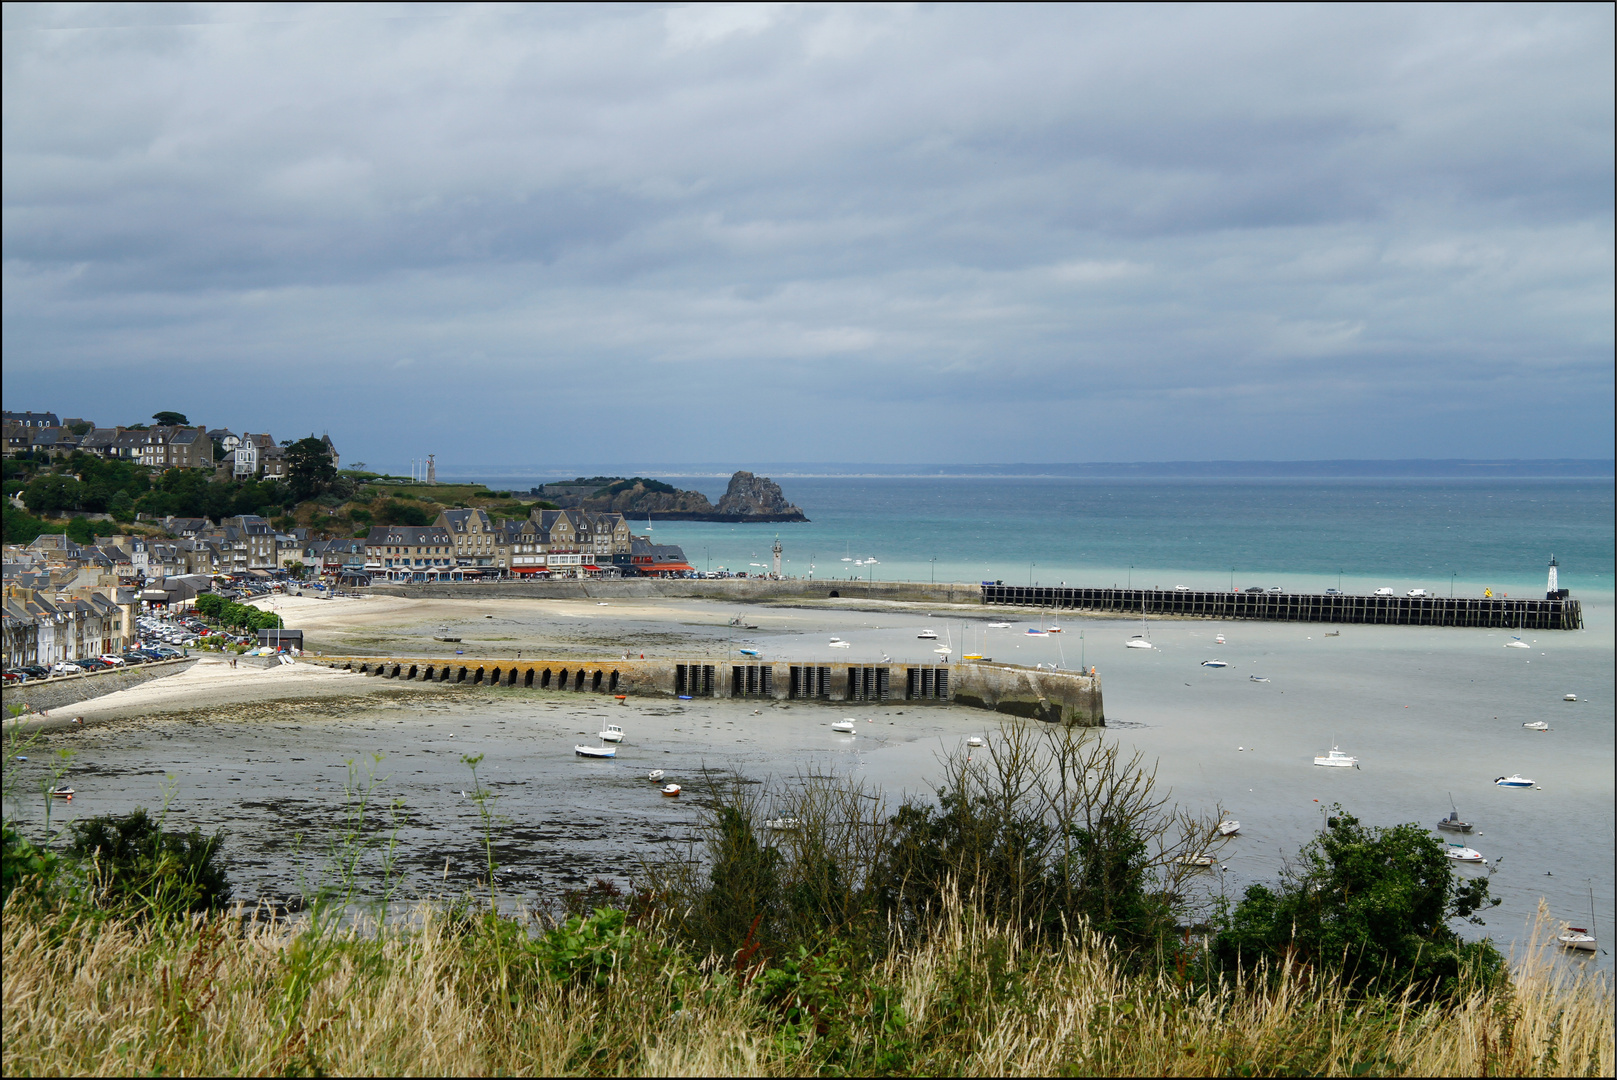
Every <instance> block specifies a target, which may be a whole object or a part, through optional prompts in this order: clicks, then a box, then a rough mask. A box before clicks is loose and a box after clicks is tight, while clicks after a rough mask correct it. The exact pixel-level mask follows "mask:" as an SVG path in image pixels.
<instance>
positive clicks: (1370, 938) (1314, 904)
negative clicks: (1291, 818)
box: [1214, 807, 1504, 997]
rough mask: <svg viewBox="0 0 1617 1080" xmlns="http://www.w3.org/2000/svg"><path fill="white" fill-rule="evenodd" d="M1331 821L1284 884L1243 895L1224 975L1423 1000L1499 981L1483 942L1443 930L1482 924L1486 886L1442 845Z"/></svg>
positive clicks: (1403, 828) (1222, 951) (1499, 963)
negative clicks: (1297, 968) (1306, 968)
mask: <svg viewBox="0 0 1617 1080" xmlns="http://www.w3.org/2000/svg"><path fill="white" fill-rule="evenodd" d="M1333 811H1334V816H1332V817H1330V818H1328V819H1327V821H1328V826H1327V828H1326V831H1325V833H1324V834H1323V835H1322V836H1320V837H1318V838H1317V839H1315V840H1314V841H1313V842H1311V843H1310V844H1309V845H1308V846H1307V847H1305V848H1304V849H1303V850H1302V852H1301V853H1300V854H1299V862H1298V865H1297V866H1296V867H1295V868H1294V869H1293V870H1292V871H1291V873H1290V874H1289V875H1288V877H1287V878H1286V879H1284V880H1283V881H1281V882H1280V883H1279V884H1278V885H1277V886H1276V887H1274V888H1271V887H1270V886H1267V885H1253V886H1251V887H1249V888H1248V889H1247V890H1246V894H1245V895H1244V897H1243V898H1242V900H1241V902H1240V903H1239V904H1238V905H1237V906H1236V908H1235V910H1234V911H1233V912H1232V913H1230V914H1229V915H1228V916H1227V917H1226V918H1225V919H1224V924H1223V926H1222V927H1221V929H1220V932H1219V935H1218V938H1217V940H1216V943H1215V945H1214V953H1215V955H1216V956H1217V957H1218V959H1219V960H1220V961H1221V963H1222V964H1223V966H1224V967H1225V968H1226V969H1233V968H1236V967H1247V968H1251V967H1253V966H1255V965H1257V964H1259V963H1267V964H1268V965H1269V966H1270V970H1276V968H1277V967H1278V966H1281V965H1289V964H1308V965H1314V966H1317V967H1321V968H1325V969H1330V970H1336V971H1340V973H1341V974H1342V976H1343V977H1344V978H1345V979H1347V980H1348V981H1349V982H1350V983H1352V984H1353V985H1355V986H1358V987H1360V988H1362V989H1371V988H1376V989H1380V988H1397V987H1402V986H1404V985H1409V986H1411V987H1412V988H1413V989H1414V990H1415V991H1416V992H1417V993H1419V994H1421V995H1423V996H1428V997H1431V996H1447V995H1449V994H1451V993H1453V992H1454V991H1455V990H1457V989H1459V987H1460V986H1461V983H1462V981H1463V978H1464V977H1465V976H1467V975H1470V976H1473V977H1483V978H1493V977H1496V976H1497V975H1498V974H1499V973H1501V972H1502V971H1503V968H1504V959H1503V957H1501V956H1500V955H1499V952H1498V951H1497V950H1496V949H1494V947H1493V946H1492V945H1491V944H1490V943H1489V942H1487V941H1481V942H1466V941H1463V940H1461V938H1460V936H1459V934H1457V933H1456V932H1455V931H1454V930H1453V928H1452V927H1450V925H1449V921H1450V920H1451V919H1465V920H1467V921H1469V922H1472V923H1477V924H1480V923H1481V922H1482V919H1481V918H1480V917H1479V916H1478V915H1477V912H1479V911H1481V910H1483V909H1485V908H1488V907H1491V906H1493V905H1495V904H1498V903H1499V901H1498V900H1491V901H1490V899H1489V897H1488V881H1487V879H1486V878H1461V877H1458V876H1457V875H1455V874H1454V872H1453V869H1452V867H1451V865H1450V862H1449V859H1448V856H1447V854H1446V853H1445V852H1444V847H1443V842H1442V841H1441V840H1438V839H1436V838H1434V837H1432V836H1431V835H1429V834H1428V833H1427V832H1426V830H1425V829H1423V828H1422V827H1421V826H1420V825H1416V824H1407V825H1394V826H1392V827H1390V828H1368V827H1365V826H1363V825H1360V824H1359V821H1358V819H1357V818H1354V817H1351V816H1349V815H1347V814H1344V813H1342V812H1341V808H1340V807H1333Z"/></svg>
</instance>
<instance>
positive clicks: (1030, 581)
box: [1027, 562, 1039, 589]
mask: <svg viewBox="0 0 1617 1080" xmlns="http://www.w3.org/2000/svg"><path fill="white" fill-rule="evenodd" d="M1037 565H1039V564H1038V563H1036V562H1030V563H1028V564H1027V587H1028V588H1030V589H1031V588H1033V568H1034V567H1035V566H1037Z"/></svg>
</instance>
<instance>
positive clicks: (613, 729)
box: [600, 724, 623, 743]
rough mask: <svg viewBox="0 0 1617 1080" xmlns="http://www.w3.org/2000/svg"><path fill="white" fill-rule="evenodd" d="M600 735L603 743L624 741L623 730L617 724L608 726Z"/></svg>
mask: <svg viewBox="0 0 1617 1080" xmlns="http://www.w3.org/2000/svg"><path fill="white" fill-rule="evenodd" d="M600 734H601V741H602V742H610V743H620V742H622V741H623V729H622V728H620V727H619V726H618V725H616V724H608V725H606V730H605V731H603V732H601V733H600Z"/></svg>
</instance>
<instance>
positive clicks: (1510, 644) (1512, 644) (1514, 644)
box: [1505, 638, 1532, 649]
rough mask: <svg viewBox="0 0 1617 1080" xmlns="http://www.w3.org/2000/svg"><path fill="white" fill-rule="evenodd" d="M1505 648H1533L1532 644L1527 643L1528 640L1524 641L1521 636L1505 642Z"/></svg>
mask: <svg viewBox="0 0 1617 1080" xmlns="http://www.w3.org/2000/svg"><path fill="white" fill-rule="evenodd" d="M1505 648H1507V649H1531V648H1532V646H1531V645H1529V644H1527V642H1525V641H1523V640H1522V639H1521V638H1512V639H1511V640H1510V641H1507V642H1505Z"/></svg>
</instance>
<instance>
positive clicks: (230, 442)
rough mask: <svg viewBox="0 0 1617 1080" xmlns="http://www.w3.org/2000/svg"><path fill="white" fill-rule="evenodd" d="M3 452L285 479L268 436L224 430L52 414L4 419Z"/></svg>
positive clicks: (331, 452)
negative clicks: (112, 423)
mask: <svg viewBox="0 0 1617 1080" xmlns="http://www.w3.org/2000/svg"><path fill="white" fill-rule="evenodd" d="M320 441H321V443H322V444H323V445H324V446H325V448H326V454H327V455H328V456H329V457H330V458H331V463H332V465H333V466H337V465H339V464H340V463H341V460H342V459H341V457H340V455H338V453H337V447H336V445H335V444H334V443H333V442H332V441H331V436H329V435H323V436H321V439H320ZM3 445H4V453H5V456H7V457H13V456H15V455H17V454H23V453H32V454H35V455H39V454H43V455H45V456H46V457H52V458H55V457H66V456H67V455H69V454H72V453H74V452H75V451H79V452H83V453H87V454H94V455H96V456H97V457H103V458H108V459H110V460H117V461H130V462H133V463H135V464H137V465H146V466H149V467H150V468H154V469H160V470H161V469H210V470H213V471H214V472H215V473H217V474H218V475H220V476H222V477H225V476H228V477H230V478H232V479H236V480H244V479H250V478H253V477H260V476H261V477H264V478H266V479H277V478H284V477H285V476H286V474H287V462H286V447H287V446H290V445H291V440H287V441H285V442H276V441H275V439H274V437H273V436H271V435H270V434H268V433H267V432H259V433H252V432H249V433H247V434H244V435H237V434H235V433H234V432H232V431H230V430H229V429H228V428H214V429H212V430H209V429H208V428H206V427H204V426H201V425H198V426H195V427H192V426H177V425H165V424H160V425H158V426H156V427H132V428H126V427H110V428H101V427H96V426H95V425H93V424H91V423H90V422H89V421H86V420H80V419H75V418H69V419H68V420H66V421H63V422H58V421H57V418H56V414H55V413H33V412H17V413H13V412H8V413H5V414H4V435H3Z"/></svg>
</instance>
